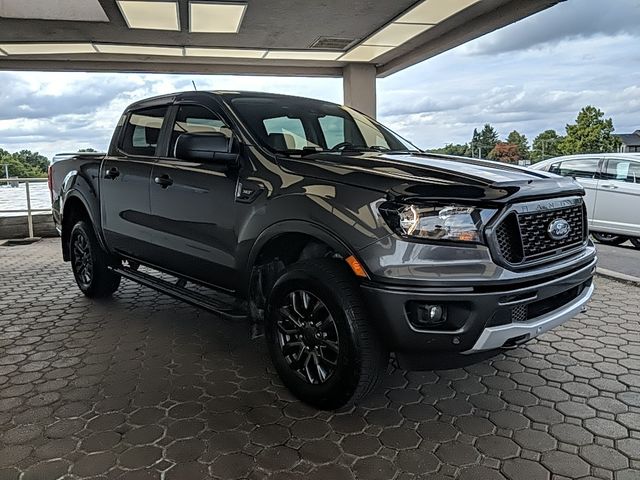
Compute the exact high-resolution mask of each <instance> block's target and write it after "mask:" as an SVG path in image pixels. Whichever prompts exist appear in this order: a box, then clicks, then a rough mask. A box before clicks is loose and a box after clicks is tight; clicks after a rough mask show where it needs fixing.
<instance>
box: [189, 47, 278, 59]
mask: <svg viewBox="0 0 640 480" xmlns="http://www.w3.org/2000/svg"><path fill="white" fill-rule="evenodd" d="M265 53H267V51H266V50H249V49H246V50H245V49H241V48H200V47H187V48H185V55H186V56H187V57H219V58H222V57H224V58H262V57H264V54H265Z"/></svg>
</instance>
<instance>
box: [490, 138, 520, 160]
mask: <svg viewBox="0 0 640 480" xmlns="http://www.w3.org/2000/svg"><path fill="white" fill-rule="evenodd" d="M488 158H489V159H490V160H497V161H498V162H503V163H513V164H516V165H517V164H518V161H519V160H520V159H521V158H522V157H521V156H520V152H519V146H518V145H516V144H515V143H507V142H498V143H497V144H496V146H495V147H494V148H493V150H491V152H489V157H488Z"/></svg>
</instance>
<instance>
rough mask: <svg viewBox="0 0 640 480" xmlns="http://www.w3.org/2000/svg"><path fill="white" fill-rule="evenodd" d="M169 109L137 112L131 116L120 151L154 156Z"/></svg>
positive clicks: (125, 127)
mask: <svg viewBox="0 0 640 480" xmlns="http://www.w3.org/2000/svg"><path fill="white" fill-rule="evenodd" d="M167 110H168V107H166V106H164V107H153V108H146V109H142V110H136V111H134V112H132V113H131V115H129V118H128V119H127V122H126V124H125V126H124V131H123V133H122V140H121V142H120V149H121V150H122V151H123V152H125V153H128V154H130V155H143V156H150V157H151V156H154V155H155V154H156V147H157V146H158V139H159V138H160V130H161V129H162V124H163V123H164V117H165V115H166V113H167Z"/></svg>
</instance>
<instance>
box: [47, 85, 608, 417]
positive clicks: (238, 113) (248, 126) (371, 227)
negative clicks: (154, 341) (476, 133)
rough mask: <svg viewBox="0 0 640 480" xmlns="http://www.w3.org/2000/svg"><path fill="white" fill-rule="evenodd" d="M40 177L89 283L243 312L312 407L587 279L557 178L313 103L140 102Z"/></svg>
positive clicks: (236, 99) (537, 315)
mask: <svg viewBox="0 0 640 480" xmlns="http://www.w3.org/2000/svg"><path fill="white" fill-rule="evenodd" d="M50 174H51V184H52V192H53V193H52V197H53V212H54V218H55V222H56V225H57V226H58V228H59V231H60V233H61V235H62V254H63V257H64V259H65V260H67V261H70V262H71V268H72V270H73V274H74V276H75V279H76V282H77V284H78V286H79V288H80V290H82V292H84V294H85V295H87V296H89V297H106V296H109V295H111V294H112V293H113V292H115V291H116V290H117V289H118V286H119V284H120V279H121V277H126V278H128V279H131V280H134V281H136V282H139V283H141V284H143V285H146V286H149V287H152V288H155V289H157V290H159V291H161V292H165V293H167V294H169V295H173V296H174V297H177V298H179V299H182V300H184V301H187V302H190V303H192V304H195V305H197V306H200V307H203V308H206V309H208V310H210V311H213V312H216V313H217V314H218V315H219V316H222V317H224V318H227V319H232V320H243V319H250V321H251V324H252V325H253V329H252V331H253V332H254V337H257V336H259V334H260V333H261V332H262V331H264V336H265V337H266V342H267V345H268V349H269V352H270V355H271V358H272V361H273V363H274V365H275V368H276V370H277V372H278V373H279V375H280V376H281V378H282V381H283V383H284V384H285V385H286V386H287V387H288V388H289V389H290V390H291V391H292V392H293V393H294V394H295V395H297V396H298V397H299V398H301V399H302V400H303V401H305V402H307V403H309V404H312V405H314V406H316V407H319V408H325V409H332V408H337V407H340V406H343V405H345V404H348V403H350V402H353V401H355V400H357V399H359V398H362V397H363V396H365V395H366V394H367V393H368V392H370V391H372V389H373V388H374V387H375V385H376V383H377V382H378V380H379V379H380V378H381V377H382V376H383V375H384V372H385V371H386V368H387V365H388V359H389V352H394V353H395V356H396V358H397V360H398V362H399V363H400V365H401V366H402V367H405V368H409V369H424V368H434V367H436V368H455V367H459V366H462V365H467V364H470V363H474V362H477V361H479V360H483V359H486V358H487V357H490V356H493V355H495V354H496V353H497V352H499V351H500V350H502V349H505V348H514V347H516V346H518V345H521V344H523V343H525V342H527V341H528V340H530V339H531V338H533V337H536V336H537V335H540V334H541V333H543V332H545V331H547V330H549V329H551V328H554V327H556V326H558V325H560V324H561V323H563V322H565V321H566V320H568V319H569V318H571V317H573V316H574V315H576V314H577V313H578V312H580V311H581V310H582V309H583V307H584V305H585V304H586V302H587V301H588V300H589V298H590V296H591V294H592V292H593V288H594V287H593V284H592V276H593V274H594V270H595V265H596V252H595V248H594V246H593V244H592V243H591V242H590V241H589V238H588V232H587V223H586V214H585V207H584V202H583V199H582V197H583V194H584V190H583V188H582V187H581V186H580V185H578V184H577V183H576V182H574V181H573V179H571V178H562V177H558V176H556V175H551V174H549V173H545V172H536V171H531V170H528V169H525V168H520V167H516V166H511V165H506V164H500V163H495V162H490V161H484V160H475V159H467V158H459V157H451V156H445V155H433V154H427V153H423V152H421V151H420V150H418V149H417V148H416V147H415V146H413V145H412V144H411V143H409V142H408V141H406V140H404V139H403V138H401V137H400V136H398V135H396V134H394V133H393V132H391V131H390V130H389V129H388V128H385V127H384V126H382V125H381V124H379V123H378V122H376V121H375V120H373V119H371V118H368V117H366V116H365V115H362V114H361V113H358V112H357V111H355V110H353V109H350V108H348V107H343V106H339V105H335V104H332V103H327V102H323V101H318V100H310V99H304V98H298V97H291V96H283V95H272V94H264V93H250V92H246V93H240V92H187V93H180V94H173V95H167V96H162V97H156V98H152V99H149V100H144V101H141V102H138V103H135V104H133V105H131V106H130V107H128V108H127V109H126V111H125V112H124V114H123V115H122V117H121V118H120V121H119V122H118V125H117V127H116V129H115V132H114V135H113V140H112V142H111V145H110V147H109V151H108V153H107V154H106V155H103V156H95V155H92V156H89V155H82V154H79V155H76V156H73V157H70V158H66V159H61V160H59V161H57V162H56V163H54V164H53V165H52V168H51V173H50ZM154 271H160V272H164V273H165V274H169V275H171V276H173V277H174V278H175V281H174V282H173V283H171V282H169V281H167V280H166V279H163V278H162V276H160V277H159V276H158V275H154ZM164 277H166V275H164ZM202 287H207V289H208V290H210V291H211V293H207V290H204V291H203V288H202Z"/></svg>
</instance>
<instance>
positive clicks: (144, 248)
mask: <svg viewBox="0 0 640 480" xmlns="http://www.w3.org/2000/svg"><path fill="white" fill-rule="evenodd" d="M168 109H169V107H168V106H167V105H161V106H154V107H149V108H143V109H139V110H135V111H132V112H130V113H129V114H127V115H124V116H123V118H122V119H121V121H120V122H121V124H120V125H119V130H120V137H119V139H118V141H117V145H116V147H115V148H114V149H113V151H112V152H111V155H109V156H108V157H106V159H105V160H104V162H103V164H102V169H101V172H100V176H101V179H100V199H101V211H102V225H103V230H104V236H105V240H106V242H107V246H108V247H109V248H110V249H111V250H112V251H116V252H119V253H122V254H124V255H126V256H131V257H134V258H136V259H140V260H143V261H148V251H149V247H150V245H151V244H152V243H153V227H152V225H151V222H150V215H151V204H150V202H149V183H150V179H151V171H152V169H153V164H154V163H155V162H156V150H157V148H158V139H159V137H160V131H161V130H162V126H163V123H164V119H165V116H166V114H167V112H168Z"/></svg>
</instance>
